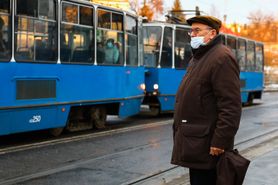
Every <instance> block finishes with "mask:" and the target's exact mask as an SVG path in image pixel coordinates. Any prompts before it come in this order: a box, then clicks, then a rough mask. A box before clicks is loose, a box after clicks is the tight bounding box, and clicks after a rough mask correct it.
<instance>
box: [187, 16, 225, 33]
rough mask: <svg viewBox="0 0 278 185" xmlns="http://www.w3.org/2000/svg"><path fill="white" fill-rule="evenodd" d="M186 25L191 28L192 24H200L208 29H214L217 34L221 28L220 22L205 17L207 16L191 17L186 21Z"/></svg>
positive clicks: (213, 18) (211, 17)
mask: <svg viewBox="0 0 278 185" xmlns="http://www.w3.org/2000/svg"><path fill="white" fill-rule="evenodd" d="M187 23H188V24H189V25H190V26H191V25H192V24H193V23H201V24H205V25H208V26H209V27H211V28H213V29H215V30H216V31H217V33H218V32H219V29H220V28H221V24H222V22H221V21H220V20H219V19H217V18H216V17H213V16H207V15H200V16H196V17H192V18H190V19H188V20H187Z"/></svg>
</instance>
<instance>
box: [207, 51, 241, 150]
mask: <svg viewBox="0 0 278 185" xmlns="http://www.w3.org/2000/svg"><path fill="white" fill-rule="evenodd" d="M226 52H227V51H226ZM211 82H212V87H213V91H214V95H215V97H216V101H217V102H216V103H217V121H216V128H215V130H214V133H213V137H212V141H211V146H212V147H217V148H222V149H228V148H229V147H231V143H233V140H234V136H235V134H236V132H237V130H238V127H239V123H240V117H241V95H240V79H239V66H238V64H237V62H236V60H235V58H234V57H233V56H232V55H231V54H229V53H226V55H222V57H220V58H219V59H218V60H217V65H216V66H215V68H214V69H213V71H212V76H211Z"/></svg>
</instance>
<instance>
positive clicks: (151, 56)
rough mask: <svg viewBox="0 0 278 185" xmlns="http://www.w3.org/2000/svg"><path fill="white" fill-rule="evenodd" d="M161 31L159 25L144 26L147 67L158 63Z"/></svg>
mask: <svg viewBox="0 0 278 185" xmlns="http://www.w3.org/2000/svg"><path fill="white" fill-rule="evenodd" d="M161 32H162V28H161V27H158V26H148V27H147V26H146V27H144V28H143V36H144V39H143V43H144V65H145V66H147V67H156V66H157V65H158V59H159V50H160V45H161Z"/></svg>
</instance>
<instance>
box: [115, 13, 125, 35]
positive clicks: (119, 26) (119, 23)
mask: <svg viewBox="0 0 278 185" xmlns="http://www.w3.org/2000/svg"><path fill="white" fill-rule="evenodd" d="M112 30H119V31H122V30H123V15H121V14H116V13H112Z"/></svg>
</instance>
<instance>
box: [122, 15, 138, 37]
mask: <svg viewBox="0 0 278 185" xmlns="http://www.w3.org/2000/svg"><path fill="white" fill-rule="evenodd" d="M125 25H126V26H125V29H126V31H127V32H128V33H132V34H135V35H137V20H136V19H134V18H132V17H130V16H126V24H125Z"/></svg>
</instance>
